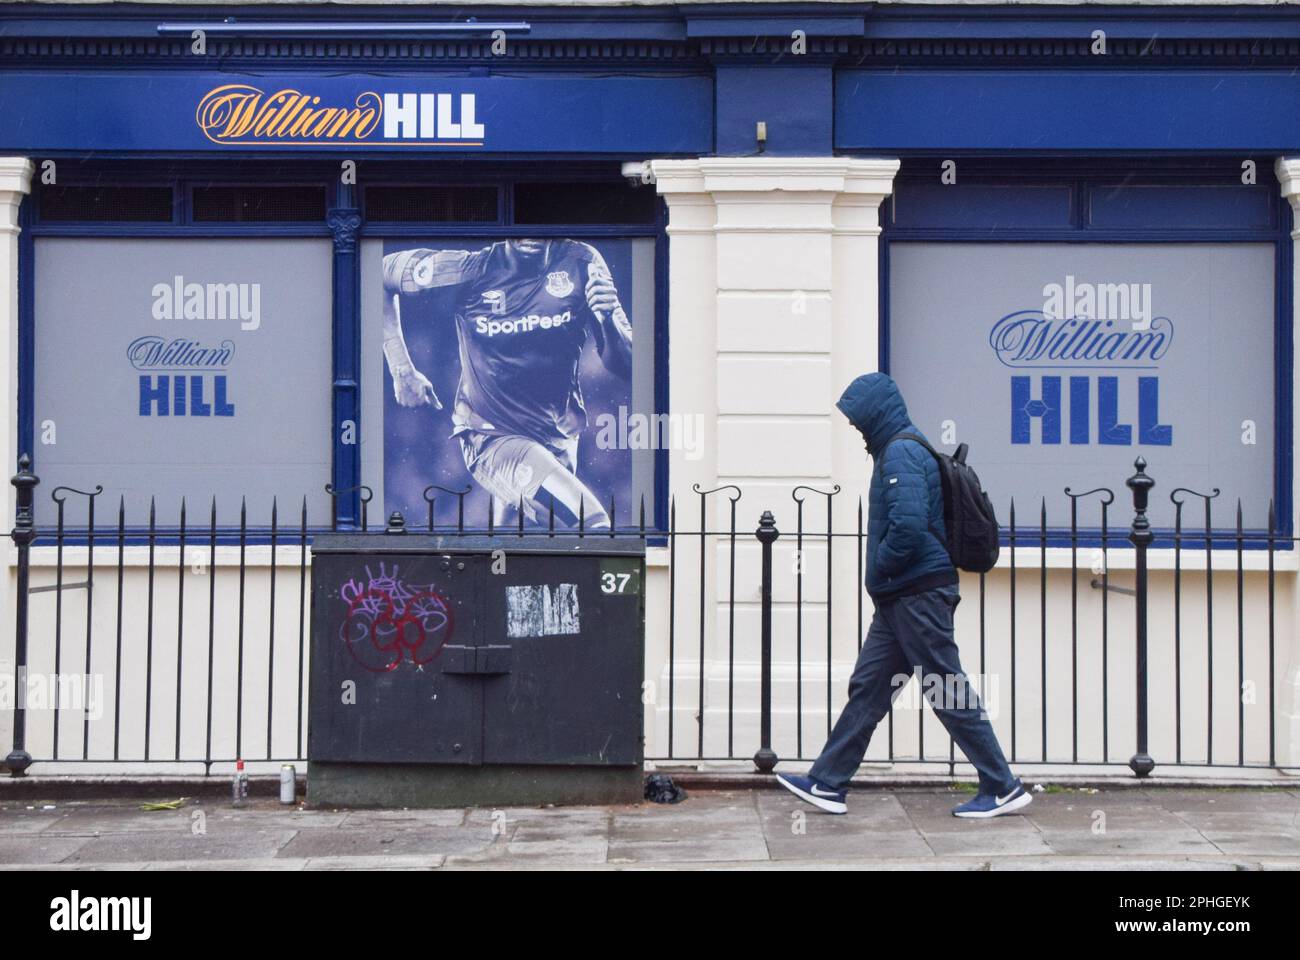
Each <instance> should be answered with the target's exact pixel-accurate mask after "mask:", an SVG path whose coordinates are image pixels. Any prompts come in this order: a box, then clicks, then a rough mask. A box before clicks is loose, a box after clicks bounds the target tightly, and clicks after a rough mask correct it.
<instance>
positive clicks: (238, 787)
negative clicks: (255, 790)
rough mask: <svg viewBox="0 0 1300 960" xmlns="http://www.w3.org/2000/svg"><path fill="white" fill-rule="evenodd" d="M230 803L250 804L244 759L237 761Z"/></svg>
mask: <svg viewBox="0 0 1300 960" xmlns="http://www.w3.org/2000/svg"><path fill="white" fill-rule="evenodd" d="M230 805H231V806H233V807H243V806H247V805H248V774H247V773H245V772H244V761H243V760H236V761H235V778H234V780H232V781H231V782H230Z"/></svg>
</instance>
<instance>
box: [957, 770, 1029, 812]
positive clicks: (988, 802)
mask: <svg viewBox="0 0 1300 960" xmlns="http://www.w3.org/2000/svg"><path fill="white" fill-rule="evenodd" d="M1033 801H1034V795H1033V794H1032V793H1030V792H1029V791H1028V790H1026V789H1025V785H1024V784H1023V783H1021V782H1020V781H1019V780H1017V781H1016V785H1015V786H1014V787H1012V788H1011V790H1010V791H1008V792H1007V793H1005V794H1003V795H1002V796H998V795H997V794H993V793H980V794H977V795H976V796H975V797H974V798H973V799H971V800H967V801H966V802H965V803H963V804H960V805H959V806H956V807H953V808H952V815H953V816H954V817H966V818H968V819H979V820H988V819H989V818H991V817H1001V816H1005V815H1006V814H1008V813H1014V812H1015V811H1017V810H1019V809H1021V808H1022V807H1027V806H1029V805H1030V804H1031V803H1033Z"/></svg>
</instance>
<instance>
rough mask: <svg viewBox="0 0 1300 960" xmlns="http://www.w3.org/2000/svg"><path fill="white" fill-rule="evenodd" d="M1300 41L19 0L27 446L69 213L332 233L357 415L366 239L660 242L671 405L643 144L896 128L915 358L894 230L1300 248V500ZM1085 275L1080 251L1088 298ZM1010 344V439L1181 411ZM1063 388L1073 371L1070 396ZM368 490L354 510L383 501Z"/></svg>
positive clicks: (1248, 30) (207, 391) (337, 441)
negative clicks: (44, 306) (1295, 210)
mask: <svg viewBox="0 0 1300 960" xmlns="http://www.w3.org/2000/svg"><path fill="white" fill-rule="evenodd" d="M1298 66H1300V11H1298V10H1294V9H1292V8H1288V7H1278V6H1268V7H1263V6H1239V7H1227V6H1204V5H1195V6H1186V7H1182V6H1168V5H1163V4H1161V5H1154V4H1152V5H1133V6H1111V5H1104V6H1089V5H1070V6H1048V5H1037V4H1017V5H970V4H962V5H954V6H942V5H934V4H918V5H909V4H906V3H884V4H850V3H836V4H780V3H765V4H741V3H728V4H718V5H709V4H699V5H693V4H679V5H672V4H663V5H644V6H617V7H614V6H611V7H607V8H602V7H589V6H583V7H580V8H572V7H558V6H555V7H552V6H540V5H539V6H518V7H511V6H498V5H491V6H481V7H473V6H450V5H448V6H438V7H424V6H421V7H414V6H395V7H386V6H380V5H371V4H358V5H356V6H349V5H347V4H330V5H296V4H294V5H291V4H284V5H279V4H272V5H256V4H249V5H239V6H232V7H222V6H197V5H196V6H190V5H184V6H178V5H149V4H95V5H77V4H22V3H18V4H6V5H4V7H3V8H0V155H2V156H12V157H26V158H28V159H30V160H31V161H32V162H33V164H34V174H33V179H32V191H31V196H30V197H29V198H28V199H27V200H24V202H23V204H22V208H21V210H20V215H19V222H20V226H21V227H22V231H23V232H22V235H21V239H20V248H19V253H20V266H19V271H20V273H19V276H20V283H19V331H18V333H19V352H18V363H19V370H18V405H17V416H18V435H19V447H20V449H23V450H33V449H34V450H35V451H36V452H37V453H36V457H37V463H38V468H39V465H40V452H41V444H40V443H39V442H38V441H39V436H38V435H39V431H40V429H41V422H42V421H41V417H40V416H39V410H38V407H39V390H40V389H41V387H40V383H39V378H38V377H37V376H36V370H37V369H38V365H37V360H36V352H37V347H36V344H37V343H39V341H40V335H41V330H40V324H41V323H42V322H51V321H49V320H47V319H45V318H43V317H42V315H41V313H40V310H39V309H38V307H37V304H36V302H35V298H34V290H36V289H39V287H40V284H41V282H42V279H43V278H42V277H40V276H39V273H38V271H39V270H40V269H41V260H40V257H38V256H37V254H36V249H37V247H38V246H39V245H40V244H41V243H42V241H44V240H47V239H55V238H115V237H122V238H174V239H176V240H178V241H179V240H188V239H194V240H196V241H197V240H212V239H218V238H238V237H257V238H285V239H289V238H298V239H301V240H302V241H303V242H316V243H320V242H324V243H330V244H332V271H331V276H330V284H331V289H330V291H329V298H328V299H329V303H330V311H331V318H330V321H329V322H330V324H331V331H330V342H331V344H332V347H331V349H332V356H331V361H330V370H329V377H328V384H327V385H326V386H325V387H324V389H326V390H327V391H328V396H329V404H330V418H331V422H332V424H333V425H334V427H335V428H339V427H340V426H341V425H344V424H347V423H352V424H355V423H357V422H359V421H360V419H361V407H362V403H363V399H362V389H361V386H360V377H359V370H360V368H361V366H362V363H363V352H362V347H361V340H362V336H361V329H362V324H363V320H362V313H363V306H362V299H363V298H362V296H361V293H360V291H361V290H362V289H363V284H364V280H363V277H362V269H363V268H362V262H361V258H360V257H359V256H358V248H359V245H360V244H361V243H363V242H364V241H365V240H366V239H369V238H376V239H380V238H382V239H389V238H400V237H424V236H428V235H430V234H431V233H436V234H438V235H439V236H443V235H445V236H450V237H456V236H462V237H474V238H493V237H509V236H520V235H536V236H557V237H558V236H575V235H581V236H583V237H588V238H601V237H606V238H617V239H631V240H643V241H648V242H650V243H651V244H653V247H654V251H655V253H654V266H653V271H654V280H653V282H654V285H655V288H656V291H657V293H658V296H656V297H655V299H654V304H655V308H654V309H655V312H656V315H657V317H658V319H659V322H657V323H656V324H655V326H654V329H655V350H654V354H655V357H654V362H653V364H652V369H653V380H654V385H653V391H652V392H653V405H654V408H655V410H656V411H664V410H667V409H668V391H669V389H670V377H669V372H668V369H667V329H668V326H667V323H666V322H664V318H665V317H666V315H667V310H668V297H667V292H668V278H667V255H666V251H667V243H668V233H669V230H668V228H669V216H668V210H667V207H666V206H665V205H664V203H663V202H662V200H661V199H660V198H659V197H658V196H657V195H656V192H655V189H654V187H653V186H652V185H650V184H649V182H648V180H649V177H648V168H647V167H646V166H645V163H646V161H649V160H654V159H672V158H695V157H759V156H763V157H769V158H782V157H786V158H804V157H829V156H849V157H853V156H859V157H875V158H896V159H898V160H900V161H901V167H900V169H899V172H898V174H897V177H896V178H895V180H894V185H893V191H892V196H891V197H890V198H889V199H888V200H887V201H886V203H885V205H884V206H883V207H882V211H881V221H882V227H883V229H884V234H883V239H884V241H885V242H882V244H881V269H882V280H881V305H880V306H881V317H882V323H881V344H880V348H881V349H880V357H881V365H882V366H883V367H884V368H885V369H890V365H891V364H892V363H903V362H913V363H915V362H917V361H916V351H915V350H910V348H909V350H910V352H909V350H904V349H903V346H905V344H902V345H900V344H901V341H899V340H898V339H897V338H896V337H894V336H893V335H891V331H890V323H889V318H890V316H891V311H890V308H891V299H892V298H894V297H895V296H897V295H898V293H899V287H898V284H899V283H902V282H903V280H896V279H895V278H894V277H892V276H891V273H890V270H891V266H894V267H896V268H897V270H898V272H899V275H900V276H902V275H904V274H905V273H906V270H908V269H913V268H915V269H920V268H921V266H922V265H923V264H924V262H925V261H924V259H923V258H916V257H914V258H913V259H914V260H915V265H912V266H909V264H908V263H907V262H901V261H900V262H899V263H897V264H895V263H894V262H893V261H894V257H893V254H892V253H891V251H894V250H898V249H899V248H898V246H897V245H899V244H914V245H922V244H943V243H972V244H974V243H981V244H997V243H1008V244H1015V243H1019V244H1058V243H1059V244H1070V243H1081V242H1096V243H1114V244H1133V243H1148V244H1158V243H1169V244H1182V243H1190V244H1219V243H1221V244H1245V245H1265V246H1267V247H1269V248H1270V249H1271V250H1272V251H1274V253H1273V255H1272V256H1273V260H1272V267H1271V271H1270V276H1269V278H1268V280H1269V282H1271V284H1272V288H1271V289H1270V291H1269V294H1268V295H1269V297H1271V298H1272V310H1273V329H1272V331H1271V332H1272V343H1271V349H1268V353H1267V355H1266V356H1265V355H1263V353H1261V354H1260V356H1259V357H1258V360H1259V368H1260V371H1259V372H1257V375H1256V377H1255V388H1256V389H1259V388H1260V384H1261V382H1262V383H1263V384H1264V385H1265V386H1266V388H1267V390H1268V391H1269V392H1271V394H1272V396H1271V401H1272V402H1271V405H1270V416H1268V417H1265V418H1263V420H1262V421H1261V422H1263V423H1264V424H1265V426H1266V431H1267V433H1268V434H1269V437H1268V440H1269V442H1270V443H1271V444H1272V445H1273V451H1274V456H1273V464H1274V466H1273V476H1272V478H1271V480H1270V484H1269V485H1270V487H1271V488H1272V491H1273V492H1274V493H1275V494H1276V497H1277V501H1278V502H1277V512H1278V514H1279V515H1280V516H1282V517H1289V516H1290V515H1291V509H1290V490H1291V419H1292V416H1291V411H1292V376H1291V368H1292V361H1293V358H1292V337H1291V302H1292V297H1293V291H1292V290H1291V273H1292V271H1291V258H1292V252H1291V242H1290V230H1291V210H1290V206H1289V204H1288V203H1287V202H1286V199H1285V198H1284V197H1282V196H1281V195H1280V191H1279V185H1278V178H1277V176H1276V175H1275V172H1274V171H1275V164H1276V162H1277V161H1278V159H1279V158H1286V157H1289V156H1292V155H1295V154H1297V152H1298V151H1300V111H1297V110H1296V109H1294V105H1295V104H1296V103H1298V102H1300V70H1297V69H1296V68H1297V67H1298ZM909 256H910V254H909ZM904 259H906V258H904ZM936 262H937V261H936ZM93 269H103V267H102V266H96V267H94V268H93ZM83 279H84V278H83ZM176 279H177V280H180V279H181V277H179V276H178V277H176ZM1086 281H1087V278H1085V277H1074V276H1061V277H1056V278H1054V280H1053V282H1054V283H1057V284H1058V286H1059V287H1060V291H1061V294H1060V295H1061V296H1064V295H1065V291H1066V290H1067V287H1068V289H1069V291H1070V296H1073V295H1074V291H1075V290H1084V289H1085V288H1086V287H1087V282H1086ZM902 292H903V293H906V290H904V291H902ZM1141 292H1142V291H1141V289H1140V288H1139V289H1138V290H1137V291H1136V293H1135V294H1134V296H1135V299H1134V300H1133V302H1132V303H1131V304H1130V306H1132V307H1134V308H1135V309H1138V308H1140V306H1141V301H1140V297H1141ZM179 296H180V295H179V294H178V298H179ZM173 307H175V308H177V309H179V308H180V307H179V304H173ZM1138 312H1139V313H1140V312H1141V311H1140V309H1138ZM1002 319H1003V320H1005V318H1002ZM1047 319H1049V320H1050V319H1051V318H1050V317H1048V318H1047ZM1098 319H1104V318H1100V317H1098ZM1121 319H1124V320H1128V319H1132V318H1129V317H1127V316H1126V317H1123V318H1121ZM1137 319H1138V320H1139V321H1141V320H1142V319H1143V318H1142V317H1140V316H1139V317H1137ZM1153 319H1154V321H1155V322H1156V325H1157V329H1158V328H1159V320H1158V318H1150V317H1148V318H1146V321H1147V322H1148V324H1149V323H1151V322H1152V321H1153ZM1002 329H1003V330H1004V331H1005V329H1006V326H1005V324H1004V326H1003V328H1002ZM1093 332H1094V333H1095V334H1097V335H1098V336H1100V335H1101V333H1100V332H1099V331H1097V330H1094V331H1093ZM1142 332H1143V329H1142V328H1139V329H1138V330H1137V334H1140V333H1142ZM1068 333H1069V331H1063V330H1060V329H1059V328H1058V329H1056V330H1052V329H1049V328H1039V332H1038V333H1037V334H1036V335H1037V336H1038V337H1039V338H1040V339H1041V341H1042V343H1041V347H1042V349H1043V350H1047V351H1049V352H1050V351H1051V350H1052V349H1056V350H1057V352H1058V353H1060V351H1067V352H1068V351H1069V350H1073V351H1074V352H1075V353H1076V354H1077V353H1078V351H1079V350H1081V349H1084V350H1085V352H1086V349H1087V348H1086V346H1085V342H1086V341H1087V340H1088V334H1087V333H1086V332H1085V331H1084V330H1082V329H1080V330H1079V331H1077V332H1076V333H1077V335H1076V336H1075V339H1073V340H1071V339H1069V338H1068V336H1067V334H1068ZM1137 334H1133V333H1129V334H1126V336H1127V339H1126V340H1124V341H1123V343H1124V344H1125V345H1124V346H1123V349H1126V350H1134V351H1137V353H1136V354H1135V356H1136V357H1137V358H1138V359H1142V358H1143V353H1144V352H1147V353H1149V352H1150V351H1151V350H1153V349H1155V348H1154V347H1152V345H1151V342H1150V340H1149V339H1144V338H1142V337H1141V336H1138V335H1137ZM990 335H991V334H990ZM1026 336H1029V334H1026ZM1080 338H1082V339H1080ZM1115 342H1116V343H1119V342H1120V341H1115ZM1053 343H1054V344H1055V348H1053V347H1052V344H1053ZM1009 344H1010V345H1009ZM1094 346H1097V344H1094ZM1269 346H1270V345H1268V344H1254V345H1253V346H1251V347H1250V349H1252V350H1254V351H1263V350H1265V349H1267V348H1268V347H1269ZM1002 347H1005V348H1006V349H1005V350H1002ZM1013 347H1014V344H1012V343H1010V341H1008V342H1007V343H1003V344H1002V345H1001V347H999V346H995V350H1000V351H1001V352H999V360H1000V361H1001V362H1002V363H1003V364H1004V365H1006V366H1009V367H1016V366H1021V367H1023V368H1024V369H1023V370H1015V371H1013V375H1014V376H1017V377H1021V379H1019V380H1013V383H1012V385H1011V389H1012V391H1013V394H1012V395H1013V396H1018V397H1019V398H1020V400H1019V401H1018V406H1014V407H1013V410H1012V417H1011V424H1010V430H1009V431H1008V432H1009V434H1010V436H1011V442H1012V443H1016V442H1020V441H1023V442H1025V443H1031V442H1032V443H1045V444H1052V443H1057V444H1062V445H1067V446H1068V445H1069V444H1070V443H1071V442H1072V441H1075V442H1077V441H1078V440H1079V438H1080V437H1084V438H1086V440H1087V441H1095V440H1098V439H1100V441H1101V442H1103V443H1105V442H1115V443H1123V442H1130V443H1133V444H1134V445H1136V444H1137V442H1138V441H1139V440H1141V441H1142V442H1148V443H1150V444H1152V445H1155V446H1159V445H1161V443H1163V442H1164V441H1163V439H1162V438H1164V437H1165V436H1166V433H1167V430H1168V427H1169V425H1168V424H1167V423H1165V422H1163V419H1162V416H1161V411H1162V407H1161V403H1162V401H1161V396H1162V395H1161V387H1162V385H1161V384H1160V382H1159V379H1158V377H1157V376H1155V375H1154V374H1153V375H1151V376H1149V377H1146V378H1145V379H1141V380H1140V381H1139V385H1138V387H1137V388H1136V395H1135V396H1133V397H1126V396H1125V395H1124V393H1123V390H1122V388H1115V387H1114V385H1113V383H1112V382H1111V381H1109V380H1107V376H1106V374H1105V373H1104V371H1103V372H1096V371H1088V370H1085V369H1083V368H1084V367H1086V366H1087V364H1075V366H1074V367H1072V368H1071V372H1070V373H1064V372H1057V371H1053V370H1048V369H1038V368H1037V367H1036V366H1035V365H1034V364H1031V363H1021V362H1020V361H1021V360H1023V359H1024V351H1023V350H1022V351H1021V355H1020V356H1019V357H1017V356H1015V355H1014V350H1013ZM173 349H176V348H173ZM194 349H196V350H197V349H220V345H219V344H217V345H216V346H215V347H213V346H207V347H203V348H199V347H195V348H194ZM1098 349H1100V347H1098ZM1116 349H1119V347H1116ZM1031 359H1032V358H1031ZM1055 359H1060V357H1059V356H1058V357H1056V358H1055ZM1067 359H1070V360H1071V361H1074V360H1079V359H1081V357H1080V356H1074V355H1071V356H1070V357H1068V358H1067ZM1082 359H1088V358H1087V357H1086V356H1085V357H1082ZM1105 359H1108V360H1114V359H1115V358H1114V357H1107V358H1105ZM1129 359H1131V358H1129ZM1148 359H1149V358H1148ZM1155 359H1159V358H1155ZM1237 366H1238V367H1240V368H1241V369H1240V370H1238V371H1237V372H1238V373H1239V374H1240V375H1242V376H1245V377H1249V376H1250V375H1251V374H1250V369H1249V367H1250V365H1249V363H1247V364H1246V365H1245V366H1242V365H1241V364H1238V365H1237ZM1265 367H1267V372H1266V373H1262V371H1263V368H1265ZM1261 376H1262V381H1261V379H1260V377H1261ZM159 383H160V381H159V382H153V383H152V388H153V389H154V390H155V391H157V390H163V391H164V393H165V394H166V397H165V398H164V399H167V400H169V401H175V402H176V403H179V404H180V405H181V408H180V411H179V412H180V413H182V414H184V415H198V416H222V415H226V414H227V413H228V412H230V411H235V410H237V409H238V405H239V403H240V402H241V398H240V397H237V396H230V395H227V394H226V393H225V392H224V391H225V389H226V385H225V384H221V385H220V386H219V385H218V384H217V383H216V382H215V381H213V382H209V381H207V380H202V379H201V378H200V379H199V380H195V381H194V382H193V383H192V384H191V382H190V380H189V379H188V378H186V380H185V387H184V388H181V389H182V393H181V394H179V395H177V394H175V393H174V389H173V385H171V384H170V382H169V385H167V386H166V387H165V388H164V387H160V386H159ZM194 389H197V390H199V391H200V393H199V395H198V397H197V398H196V397H195V396H194V393H193V391H194ZM218 390H220V391H222V392H220V393H218ZM186 391H188V393H187V392H186ZM1015 391H1019V393H1015ZM1063 396H1064V397H1066V398H1072V399H1073V400H1075V401H1076V403H1075V404H1073V405H1072V406H1070V408H1069V411H1070V412H1069V413H1068V414H1067V415H1065V416H1064V418H1062V417H1061V416H1060V415H1059V414H1060V410H1061V404H1062V402H1063V401H1062V399H1061V398H1062V397H1063ZM151 397H152V399H151V400H150V401H149V402H150V403H151V404H152V405H153V406H151V407H150V409H151V410H153V411H155V412H156V411H157V410H158V409H159V408H158V403H160V402H161V401H160V400H159V399H158V397H157V396H154V395H152V394H151ZM178 398H179V399H178ZM1165 402H1166V404H1167V402H1168V401H1165ZM142 404H143V401H142ZM1054 404H1055V408H1054V406H1053V405H1054ZM1054 409H1055V410H1056V413H1057V415H1056V416H1054V414H1053V410H1054ZM1165 409H1167V406H1166V408H1165ZM1124 428H1129V431H1130V432H1129V433H1127V434H1126V433H1125V432H1124ZM332 436H333V437H334V439H333V440H332V449H331V450H330V453H329V461H330V473H331V477H332V482H333V484H334V485H335V487H336V488H337V489H348V488H353V487H356V486H357V485H358V484H359V482H360V480H361V477H362V464H361V455H360V453H359V448H358V446H357V444H355V443H352V442H348V441H347V440H346V439H345V436H346V432H345V431H342V430H341V429H335V430H334V431H333V432H332ZM1126 437H1127V441H1125V438H1126ZM1102 438H1109V440H1107V439H1102ZM660 467H661V468H662V464H661V465H660ZM655 487H656V490H657V491H659V493H662V489H663V484H662V478H661V477H656V481H655ZM660 499H661V498H659V497H657V499H656V503H657V506H656V509H660V508H661V503H660ZM340 509H341V510H342V511H343V516H344V519H347V518H348V516H349V515H353V514H355V513H356V511H357V510H358V509H359V502H358V501H356V500H355V499H352V500H347V499H345V500H344V502H343V503H342V504H341V507H340Z"/></svg>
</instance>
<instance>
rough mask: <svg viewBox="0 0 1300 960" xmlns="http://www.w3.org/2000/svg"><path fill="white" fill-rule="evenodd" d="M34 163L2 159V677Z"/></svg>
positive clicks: (8, 626)
mask: <svg viewBox="0 0 1300 960" xmlns="http://www.w3.org/2000/svg"><path fill="white" fill-rule="evenodd" d="M31 186H32V162H31V161H30V160H28V159H27V158H26V157H0V289H3V291H4V292H3V294H0V420H2V421H3V424H4V426H3V428H2V429H3V434H2V435H3V437H4V447H3V467H0V530H3V534H0V675H3V674H10V673H12V671H13V668H14V660H13V657H14V648H13V637H14V597H15V592H14V586H15V585H14V576H13V567H12V559H13V555H14V549H13V541H11V540H10V539H9V537H8V532H9V530H10V529H11V528H12V526H13V522H14V489H13V487H12V486H11V485H10V483H9V477H10V475H12V474H13V473H14V471H15V470H16V465H15V460H16V458H17V455H18V454H17V449H18V233H19V229H18V208H19V206H20V205H21V204H22V202H23V198H24V197H25V196H26V195H27V194H28V193H29V192H30V191H31ZM12 720H13V716H12V712H11V711H10V710H8V709H5V710H3V711H0V756H3V755H4V754H7V753H8V752H9V745H10V738H11V737H12V736H13V725H12Z"/></svg>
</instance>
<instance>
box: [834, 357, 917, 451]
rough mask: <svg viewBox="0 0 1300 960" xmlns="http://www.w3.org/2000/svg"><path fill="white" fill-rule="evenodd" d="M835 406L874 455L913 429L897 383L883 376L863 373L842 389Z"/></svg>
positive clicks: (882, 374) (881, 374)
mask: <svg viewBox="0 0 1300 960" xmlns="http://www.w3.org/2000/svg"><path fill="white" fill-rule="evenodd" d="M835 406H836V407H837V408H838V409H839V411H840V412H841V413H843V414H844V416H846V417H848V418H849V423H851V424H853V425H854V426H855V427H857V428H858V430H859V432H860V433H861V434H862V436H863V438H865V439H866V441H867V452H868V453H870V454H871V455H872V456H873V457H874V456H876V455H877V454H878V453H879V452H880V451H881V450H882V449H883V448H884V446H885V444H886V443H888V442H889V440H890V438H891V437H893V436H894V435H895V434H899V433H904V432H906V431H907V430H909V429H910V428H911V427H912V420H911V418H910V417H909V416H908V415H907V404H905V403H904V402H903V395H902V394H901V393H899V392H898V384H896V383H894V381H893V379H892V378H891V377H889V376H888V375H887V374H884V373H864V374H863V375H862V376H860V377H858V378H857V379H855V380H854V381H853V382H852V383H850V384H849V385H848V386H847V387H846V388H845V389H844V393H843V394H842V395H841V396H840V398H839V400H837V401H836V402H835Z"/></svg>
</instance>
